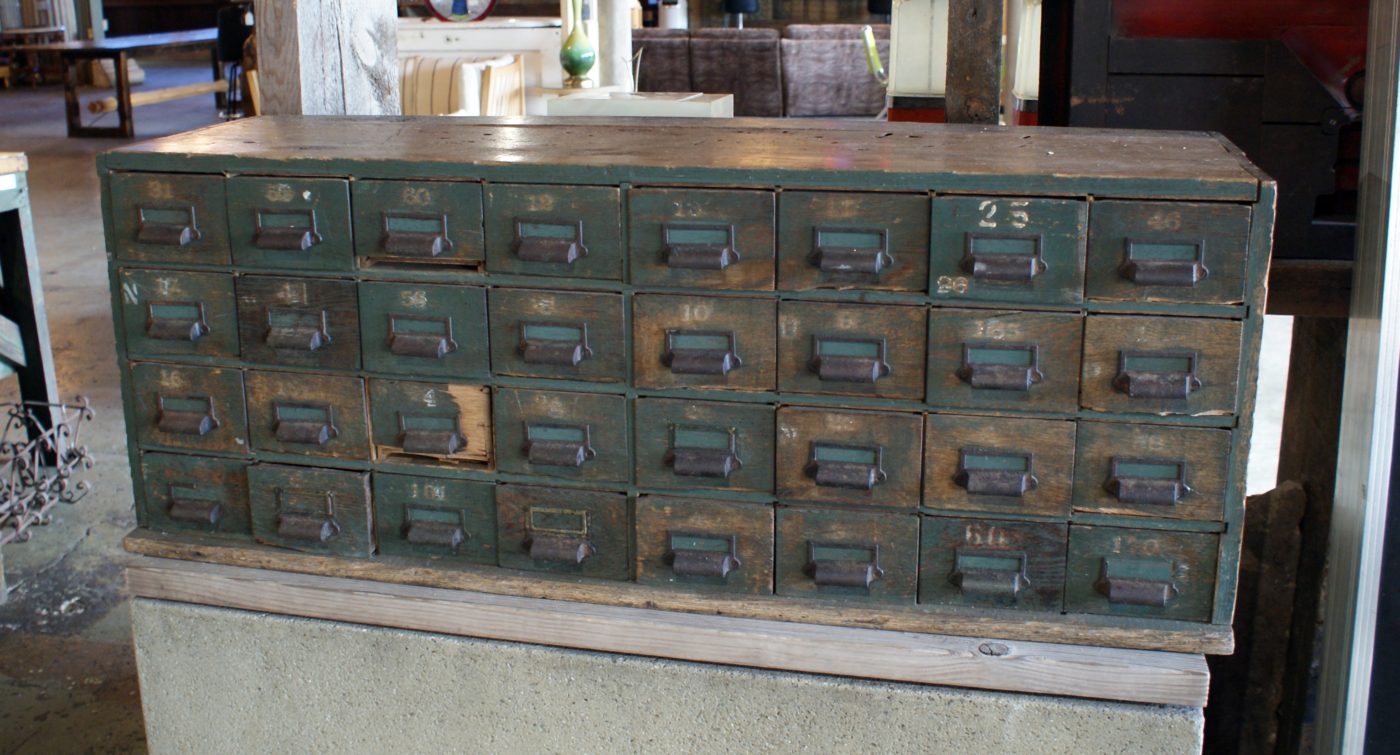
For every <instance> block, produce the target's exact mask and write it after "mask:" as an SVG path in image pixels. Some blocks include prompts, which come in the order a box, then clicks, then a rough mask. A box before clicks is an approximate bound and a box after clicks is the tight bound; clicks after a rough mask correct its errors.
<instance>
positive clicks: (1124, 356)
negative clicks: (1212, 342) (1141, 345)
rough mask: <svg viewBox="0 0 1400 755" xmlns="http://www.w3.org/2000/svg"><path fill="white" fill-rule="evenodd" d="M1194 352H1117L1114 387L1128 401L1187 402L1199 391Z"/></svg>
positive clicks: (1199, 384)
mask: <svg viewBox="0 0 1400 755" xmlns="http://www.w3.org/2000/svg"><path fill="white" fill-rule="evenodd" d="M1198 359H1199V357H1198V356H1197V354H1196V352H1194V351H1120V352H1118V374H1117V375H1116V376H1115V377H1114V378H1113V387H1114V388H1115V389H1116V390H1118V391H1119V392H1121V393H1126V394H1128V397H1129V398H1150V399H1178V400H1180V399H1186V398H1190V396H1191V394H1192V393H1194V392H1195V391H1198V390H1200V389H1201V380H1200V378H1198V377H1196V362H1197V361H1198Z"/></svg>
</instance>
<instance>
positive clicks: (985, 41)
mask: <svg viewBox="0 0 1400 755" xmlns="http://www.w3.org/2000/svg"><path fill="white" fill-rule="evenodd" d="M1004 3H1005V0H949V3H948V78H947V90H946V94H945V95H944V98H945V103H946V108H947V113H948V122H949V123H988V124H996V123H997V121H998V119H999V116H1000V110H1001V32H1002V28H1001V27H1002V16H1003V15H1004V14H1005V5H1004Z"/></svg>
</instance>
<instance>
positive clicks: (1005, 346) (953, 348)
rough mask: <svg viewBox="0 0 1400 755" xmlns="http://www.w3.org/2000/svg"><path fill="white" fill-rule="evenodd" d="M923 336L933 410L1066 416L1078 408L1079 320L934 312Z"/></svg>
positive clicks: (1030, 314) (1044, 315)
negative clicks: (1014, 411)
mask: <svg viewBox="0 0 1400 755" xmlns="http://www.w3.org/2000/svg"><path fill="white" fill-rule="evenodd" d="M928 333H929V345H928V396H927V399H926V401H927V402H928V403H929V404H931V405H933V406H937V407H944V408H966V409H1012V410H1025V411H1037V412H1064V413H1073V412H1074V411H1075V410H1077V409H1078V408H1079V371H1080V364H1079V360H1080V354H1081V352H1082V349H1083V334H1084V318H1082V317H1080V316H1079V315H1075V314H1048V313H1043V312H996V311H987V310H976V309H935V310H933V312H932V313H930V315H929V325H928Z"/></svg>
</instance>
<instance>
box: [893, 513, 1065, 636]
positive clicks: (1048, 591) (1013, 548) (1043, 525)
mask: <svg viewBox="0 0 1400 755" xmlns="http://www.w3.org/2000/svg"><path fill="white" fill-rule="evenodd" d="M920 537H921V538H922V547H921V549H920V557H919V602H920V603H923V604H927V605H952V606H985V607H989V608H1011V609H1016V610H1021V611H1046V612H1051V613H1059V612H1060V609H1061V606H1062V604H1063V602H1064V585H1065V547H1066V540H1067V538H1068V537H1069V526H1068V525H1065V524H1057V523H1053V522H1013V521H1003V520H998V519H960V518H950V517H933V516H926V517H924V518H923V529H922V534H921V536H920Z"/></svg>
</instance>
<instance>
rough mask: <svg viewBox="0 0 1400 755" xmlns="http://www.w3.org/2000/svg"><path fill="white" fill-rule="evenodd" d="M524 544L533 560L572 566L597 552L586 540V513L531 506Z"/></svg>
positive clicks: (527, 518)
mask: <svg viewBox="0 0 1400 755" xmlns="http://www.w3.org/2000/svg"><path fill="white" fill-rule="evenodd" d="M526 523H527V529H528V533H527V534H528V539H527V540H526V543H525V544H526V547H527V548H528V549H529V551H530V558H531V559H533V560H535V561H552V562H554V563H558V564H568V565H571V566H576V565H578V564H581V563H583V562H584V561H585V560H587V558H588V557H589V556H592V555H594V554H595V553H597V552H598V550H597V549H596V548H594V547H593V543H591V542H589V539H588V512H586V511H573V510H570V509H556V508H531V509H530V511H529V514H528V516H527V517H526Z"/></svg>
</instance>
